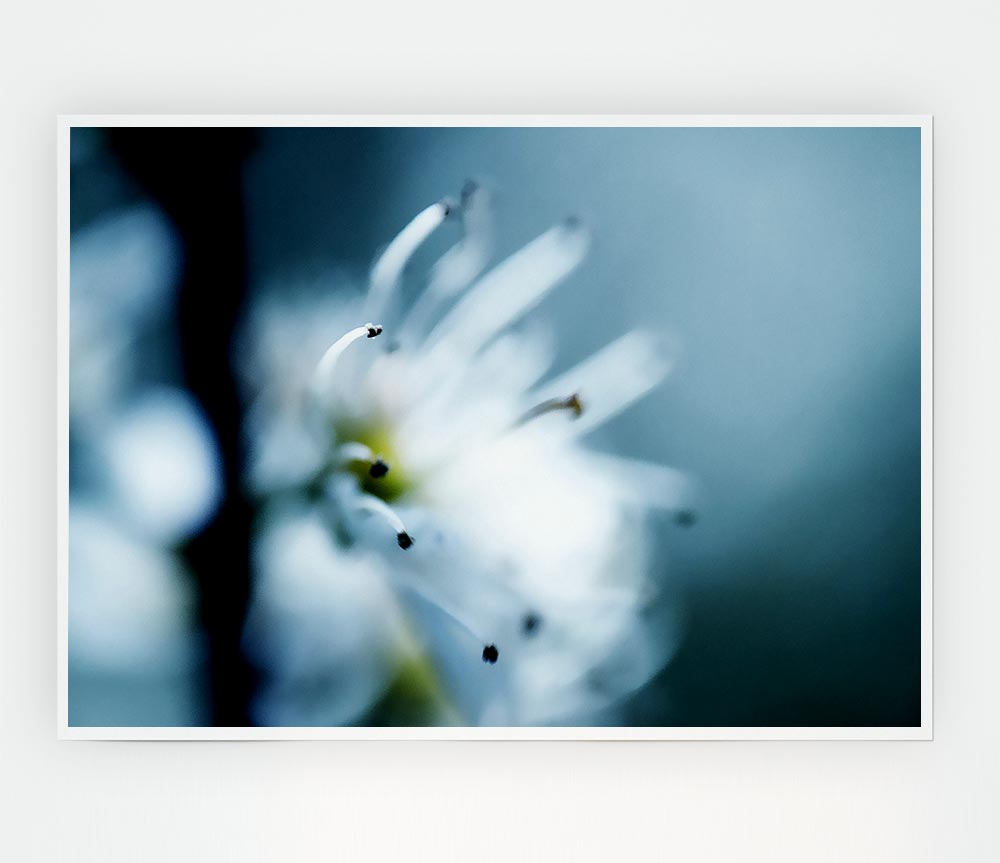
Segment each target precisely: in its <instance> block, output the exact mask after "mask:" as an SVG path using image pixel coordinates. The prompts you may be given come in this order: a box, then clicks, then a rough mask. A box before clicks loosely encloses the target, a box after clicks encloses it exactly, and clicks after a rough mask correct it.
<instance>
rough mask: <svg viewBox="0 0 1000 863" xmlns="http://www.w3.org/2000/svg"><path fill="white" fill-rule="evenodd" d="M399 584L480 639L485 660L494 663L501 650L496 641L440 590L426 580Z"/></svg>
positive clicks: (406, 581) (469, 634)
mask: <svg viewBox="0 0 1000 863" xmlns="http://www.w3.org/2000/svg"><path fill="white" fill-rule="evenodd" d="M399 585H400V587H401V588H402V589H405V590H409V591H411V592H412V593H414V594H416V595H417V596H419V597H420V598H421V599H422V600H423V601H424V602H426V603H428V604H429V605H431V606H433V607H434V608H435V609H437V610H438V611H439V612H441V613H442V614H443V615H445V616H446V617H448V618H449V619H450V620H451V621H452V622H453V623H454V624H455V625H456V626H458V628H459V629H461V630H463V631H464V632H465V633H466V634H467V635H468V636H470V637H471V638H472V639H473V640H474V641H478V642H479V643H480V644H482V645H484V647H483V662H488V663H489V664H490V665H492V664H494V663H495V662H496V661H497V659H498V658H499V656H500V650H499V649H498V648H497V646H496V643H495V642H494V641H493V640H492V639H490V638H484V637H483V634H482V633H480V632H479V630H478V629H477V628H476V627H475V626H473V625H472V623H470V622H469V621H468V620H466V618H465V617H464V616H463V615H461V614H459V613H458V612H457V611H456V610H455V609H454V608H453V607H452V606H451V605H450V603H448V602H447V601H445V600H444V598H443V597H442V596H441V594H440V591H439V590H434V589H432V588H431V585H429V584H428V583H427V582H426V581H425V580H417V579H412V578H408V579H406V580H405V581H403V580H400V581H399Z"/></svg>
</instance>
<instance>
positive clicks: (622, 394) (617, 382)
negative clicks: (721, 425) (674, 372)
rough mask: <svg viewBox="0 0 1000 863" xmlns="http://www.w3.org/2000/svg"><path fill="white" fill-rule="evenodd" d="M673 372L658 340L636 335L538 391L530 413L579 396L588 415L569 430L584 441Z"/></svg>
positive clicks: (568, 425)
mask: <svg viewBox="0 0 1000 863" xmlns="http://www.w3.org/2000/svg"><path fill="white" fill-rule="evenodd" d="M670 367H671V361H670V360H669V359H667V357H666V356H665V353H664V351H663V349H662V347H661V346H660V344H659V343H658V342H657V340H656V339H655V338H654V337H653V336H651V335H650V334H648V333H644V332H641V331H638V330H636V331H633V332H630V333H626V334H625V335H624V336H622V337H621V338H619V339H616V340H615V341H614V342H612V343H611V344H609V345H607V346H606V347H604V348H602V349H601V350H599V351H598V352H597V353H595V354H593V355H591V356H590V357H588V358H587V359H586V360H584V361H583V362H582V363H580V364H579V365H577V366H574V367H573V368H572V369H570V370H569V371H567V372H564V373H563V374H561V375H559V376H558V377H557V378H555V379H554V380H552V381H549V382H547V383H545V384H543V385H542V386H541V387H539V388H538V389H537V390H535V391H533V392H532V393H531V394H530V395H529V397H528V398H527V399H526V401H525V404H524V409H525V410H530V409H531V408H532V407H534V406H535V405H537V404H539V403H541V402H544V401H546V400H548V399H551V398H564V397H566V396H569V395H572V394H576V395H578V396H579V398H580V401H581V402H582V404H583V413H582V415H581V416H580V417H579V418H577V419H576V420H574V421H572V422H567V423H565V424H564V427H565V429H566V434H568V435H570V436H573V437H579V436H581V435H584V434H586V433H587V432H589V431H592V430H593V429H595V428H597V427H598V426H599V425H601V424H602V423H605V422H607V421H608V420H609V419H611V418H612V417H614V416H616V415H618V414H619V413H621V412H622V411H624V410H625V409H626V408H628V407H629V406H630V405H631V404H633V403H634V402H636V401H638V400H639V399H640V398H642V397H643V396H644V395H646V394H647V393H648V392H649V391H650V390H652V389H653V388H654V387H655V386H656V385H657V384H658V383H660V381H662V380H663V378H664V377H666V375H667V373H668V372H669V371H670ZM560 419H565V418H564V417H563V418H560Z"/></svg>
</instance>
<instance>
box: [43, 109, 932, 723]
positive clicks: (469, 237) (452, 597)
mask: <svg viewBox="0 0 1000 863" xmlns="http://www.w3.org/2000/svg"><path fill="white" fill-rule="evenodd" d="M930 134H931V128H930V121H929V120H928V119H927V118H905V117H898V118H895V117H889V118H822V119H820V118H816V119H809V118H795V117H788V118H783V119H782V118H778V119H775V118H766V119H761V120H760V121H756V120H755V119H754V118H752V117H746V118H730V119H728V120H720V121H700V120H698V119H697V118H688V119H684V118H669V117H664V118H638V119H635V120H634V122H625V121H624V120H619V119H616V118H589V119H582V120H579V121H575V120H573V121H571V120H568V119H561V118H551V119H546V118H541V117H533V118H518V119H513V118H512V119H506V118H504V119H500V120H497V121H490V120H489V119H488V118H470V119H469V120H468V121H466V120H464V119H463V118H461V117H452V118H445V119H440V118H438V119H436V120H431V119H430V118H428V119H426V120H424V119H421V118H419V117H417V118H412V117H411V118H397V119H395V120H394V119H393V118H364V117H361V118H338V117H318V118H317V117H314V118H287V117H278V118H227V117H220V118H210V117H198V118H156V117H144V118H130V117H125V116H123V117H102V118H87V117H80V118H64V119H63V120H62V121H61V127H60V172H61V183H60V213H61V226H60V227H61V233H60V254H61V256H62V261H63V263H64V266H63V267H62V268H61V274H62V279H61V282H62V283H61V285H60V302H61V310H60V311H61V324H62V326H61V335H62V337H63V344H62V345H61V351H62V353H61V357H62V362H61V380H60V392H61V396H62V401H61V411H62V428H61V430H60V453H59V459H60V466H61V493H62V495H63V501H62V505H61V512H60V528H61V536H60V543H61V548H60V560H61V571H60V573H59V577H60V596H59V602H60V609H59V613H60V626H61V632H60V636H61V654H62V655H61V656H60V681H59V687H60V693H59V694H60V713H61V715H60V728H61V734H62V736H65V737H81V738H115V737H129V736H132V737H145V738H157V737H181V738H198V737H202V736H223V737H234V738H242V737H251V738H252V737H274V738H285V737H296V736H304V737H345V736H346V737H350V736H360V737H365V736H370V737H378V736H386V737H392V736H409V737H421V736H428V737H430V736H434V737H442V736H443V737H448V736H456V737H462V736H482V737H497V738H504V737H528V738H531V737H536V736H545V737H549V738H551V737H560V736H561V737H566V738H574V739H576V738H580V737H597V738H624V739H628V738H640V739H649V738H653V739H656V738H665V739H670V738H699V737H734V738H755V737H767V736H782V737H805V738H837V737H852V736H853V737H882V738H926V737H928V736H929V734H930V719H931V717H930V705H931V700H930V629H929V621H930V563H931V561H930V556H929V549H930V528H929V525H930V506H931V500H930V495H929V489H930V485H929V484H930V446H931V441H930V423H929V416H930V408H931V405H930V388H929V387H930V384H929V380H930V373H931V368H930V353H929V351H930V341H929V332H930V313H931V311H930V269H929V260H930V239H931V238H930V228H929V225H930V216H929V201H930V193H931V189H930V169H929V158H930Z"/></svg>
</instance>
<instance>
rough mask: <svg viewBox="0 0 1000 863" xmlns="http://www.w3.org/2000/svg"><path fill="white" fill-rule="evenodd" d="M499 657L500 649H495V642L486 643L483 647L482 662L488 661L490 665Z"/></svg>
mask: <svg viewBox="0 0 1000 863" xmlns="http://www.w3.org/2000/svg"><path fill="white" fill-rule="evenodd" d="M499 658H500V651H499V650H497V646H496V645H495V644H487V645H486V647H484V648H483V662H488V663H489V664H490V665H492V664H493V663H494V662H496V661H497V660H498V659H499Z"/></svg>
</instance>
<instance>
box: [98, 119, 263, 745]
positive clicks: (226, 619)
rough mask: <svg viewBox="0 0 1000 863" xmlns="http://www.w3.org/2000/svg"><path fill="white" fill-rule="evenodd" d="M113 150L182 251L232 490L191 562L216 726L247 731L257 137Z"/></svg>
mask: <svg viewBox="0 0 1000 863" xmlns="http://www.w3.org/2000/svg"><path fill="white" fill-rule="evenodd" d="M113 143H114V146H115V149H116V150H117V152H118V153H119V155H120V156H121V158H122V160H123V161H124V163H125V164H126V166H127V167H128V168H129V169H130V170H131V172H132V173H133V175H134V176H135V177H136V178H137V179H138V180H139V181H140V182H141V183H142V184H143V185H145V186H146V187H147V188H148V189H149V191H150V192H151V193H152V194H153V195H154V196H155V197H156V198H157V200H158V201H159V203H160V204H161V205H162V206H163V208H164V210H165V211H166V212H167V213H168V214H169V215H170V217H171V218H172V219H173V221H174V223H175V224H176V227H177V229H178V231H179V232H180V235H181V240H182V242H183V246H184V254H185V265H184V275H183V282H182V284H181V288H180V294H179V297H178V302H177V318H178V324H179V332H180V346H181V361H182V364H183V371H184V376H185V379H186V382H187V385H188V387H189V388H190V390H191V392H192V394H193V395H194V397H195V398H196V399H198V401H199V402H200V403H201V407H202V409H203V410H204V411H205V413H206V415H207V416H208V418H209V420H210V421H211V423H212V425H213V427H214V429H215V434H216V437H217V440H218V444H219V448H220V453H221V458H222V467H223V473H224V481H225V496H224V499H223V501H222V504H221V506H220V508H219V510H218V512H217V513H216V515H215V517H214V518H213V520H212V521H211V522H210V523H209V524H208V525H206V526H205V528H204V529H203V530H202V531H201V533H199V534H198V535H197V536H196V537H194V538H193V539H192V541H191V542H190V543H189V545H188V547H187V548H186V549H185V554H186V556H187V558H188V561H189V563H190V565H191V567H192V569H193V571H194V573H195V575H196V577H197V579H198V585H199V588H200V592H199V595H200V611H201V617H202V624H203V626H204V630H205V632H206V635H207V637H208V649H209V664H210V685H211V703H212V721H213V722H214V724H216V725H246V724H248V723H249V715H248V705H249V700H250V696H251V694H252V689H253V682H254V681H253V671H252V669H251V668H250V666H249V665H248V663H247V661H246V659H245V657H244V656H243V653H242V650H241V647H240V638H241V633H242V629H243V621H244V617H245V614H246V608H247V603H248V600H249V595H250V560H249V554H250V528H251V518H252V513H251V508H250V504H249V502H248V501H247V500H246V498H245V497H244V495H243V494H242V492H241V478H242V467H243V455H242V446H241V437H240V424H241V422H240V420H241V408H240V403H239V394H238V392H237V387H236V381H235V378H234V375H233V370H232V366H231V358H232V342H233V334H234V328H235V326H236V321H237V317H238V314H239V311H240V308H241V306H242V304H243V301H244V298H245V295H246V282H247V273H246V267H247V264H246V252H247V250H246V235H245V225H244V211H243V189H242V178H241V171H242V165H243V161H244V158H245V155H246V153H247V150H248V144H249V137H248V133H247V132H246V131H245V130H239V129H119V130H116V131H115V132H114V135H113Z"/></svg>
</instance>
